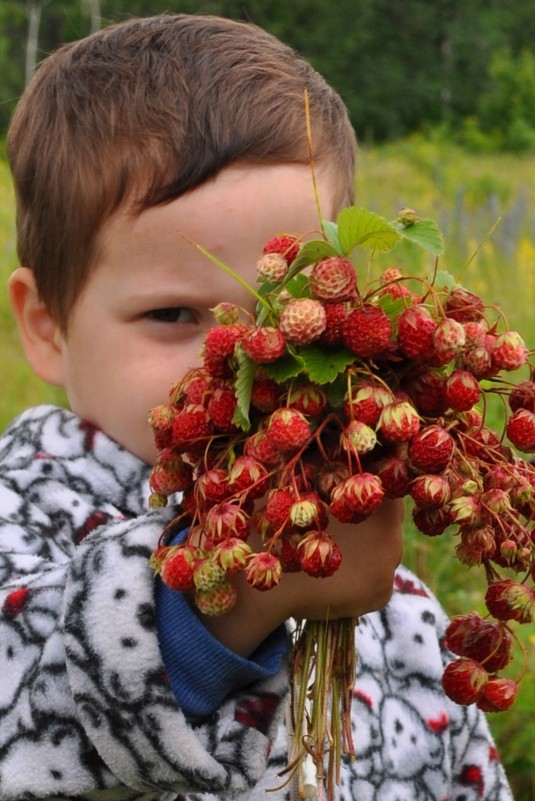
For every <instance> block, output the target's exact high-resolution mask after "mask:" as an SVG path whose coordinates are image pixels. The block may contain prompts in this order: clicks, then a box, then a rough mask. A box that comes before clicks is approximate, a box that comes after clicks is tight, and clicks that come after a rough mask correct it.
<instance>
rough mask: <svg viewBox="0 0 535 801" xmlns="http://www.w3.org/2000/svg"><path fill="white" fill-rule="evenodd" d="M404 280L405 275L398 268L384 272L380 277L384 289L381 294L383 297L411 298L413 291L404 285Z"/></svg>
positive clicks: (390, 268)
mask: <svg viewBox="0 0 535 801" xmlns="http://www.w3.org/2000/svg"><path fill="white" fill-rule="evenodd" d="M402 280H403V273H402V272H401V270H399V269H398V268H397V267H389V268H388V269H387V270H384V271H383V272H382V273H381V275H380V277H379V282H380V284H381V287H382V289H381V291H380V292H379V294H380V295H381V296H384V295H387V294H388V295H391V296H392V297H393V298H405V297H411V296H412V292H411V290H410V289H409V288H408V286H405V284H403V283H402Z"/></svg>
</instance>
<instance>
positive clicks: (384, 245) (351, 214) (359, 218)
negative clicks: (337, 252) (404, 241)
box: [338, 206, 399, 256]
mask: <svg viewBox="0 0 535 801" xmlns="http://www.w3.org/2000/svg"><path fill="white" fill-rule="evenodd" d="M338 238H339V241H340V247H341V249H342V252H343V254H344V255H346V256H349V255H350V253H351V252H352V250H353V249H354V248H356V247H357V245H362V246H363V247H365V248H366V249H368V250H382V251H387V250H391V248H393V247H394V245H395V244H396V242H397V241H398V240H399V233H398V232H397V230H395V229H394V227H393V226H392V224H391V223H389V222H387V220H385V219H384V218H383V217H380V216H379V215H378V214H375V213H374V212H373V211H367V210H366V209H362V208H357V207H356V206H350V207H349V208H345V209H343V210H342V211H341V212H340V215H339V216H338Z"/></svg>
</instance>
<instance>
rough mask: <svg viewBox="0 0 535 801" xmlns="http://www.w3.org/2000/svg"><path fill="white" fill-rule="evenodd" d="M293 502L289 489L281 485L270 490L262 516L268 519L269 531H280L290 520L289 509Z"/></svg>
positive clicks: (293, 496)
mask: <svg viewBox="0 0 535 801" xmlns="http://www.w3.org/2000/svg"><path fill="white" fill-rule="evenodd" d="M294 502H295V495H294V494H293V492H291V490H289V489H287V488H285V487H282V488H279V489H275V490H272V491H271V492H270V493H269V495H268V499H267V503H266V506H265V509H264V517H265V519H266V520H267V521H268V525H269V530H270V531H271V533H273V534H274V533H276V532H281V531H282V530H283V528H284V527H285V526H286V525H287V524H288V522H289V520H290V509H291V508H292V506H293V504H294Z"/></svg>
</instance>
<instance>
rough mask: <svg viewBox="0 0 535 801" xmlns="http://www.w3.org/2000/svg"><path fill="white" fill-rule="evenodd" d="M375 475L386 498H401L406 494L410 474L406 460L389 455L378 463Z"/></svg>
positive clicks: (395, 455)
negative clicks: (379, 480)
mask: <svg viewBox="0 0 535 801" xmlns="http://www.w3.org/2000/svg"><path fill="white" fill-rule="evenodd" d="M376 473H377V475H378V476H379V478H380V479H381V484H382V486H383V489H384V491H385V495H386V496H387V497H388V498H403V497H404V496H405V495H406V494H407V493H408V491H409V484H410V481H411V474H410V471H409V464H408V462H407V459H406V458H403V457H402V456H398V455H397V454H395V453H393V454H390V455H389V456H386V457H385V458H384V459H383V460H382V461H381V462H380V463H379V465H378V466H377V468H376Z"/></svg>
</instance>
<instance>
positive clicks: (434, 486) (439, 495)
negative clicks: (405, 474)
mask: <svg viewBox="0 0 535 801" xmlns="http://www.w3.org/2000/svg"><path fill="white" fill-rule="evenodd" d="M409 493H410V496H411V498H412V499H413V501H414V503H415V504H416V506H419V507H420V508H431V509H432V508H437V507H439V506H445V505H446V504H447V503H448V501H449V499H450V497H451V489H450V485H449V483H448V481H447V479H445V478H444V476H438V475H435V474H434V473H431V474H429V475H426V474H423V475H421V476H417V477H416V478H415V479H413V480H412V481H411V483H410V486H409Z"/></svg>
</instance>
